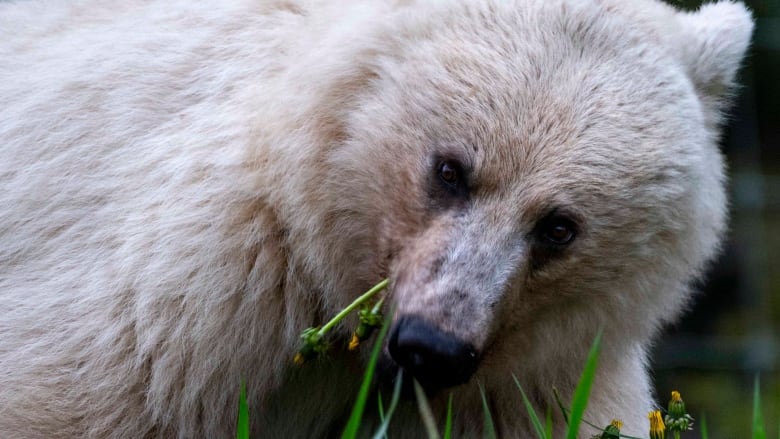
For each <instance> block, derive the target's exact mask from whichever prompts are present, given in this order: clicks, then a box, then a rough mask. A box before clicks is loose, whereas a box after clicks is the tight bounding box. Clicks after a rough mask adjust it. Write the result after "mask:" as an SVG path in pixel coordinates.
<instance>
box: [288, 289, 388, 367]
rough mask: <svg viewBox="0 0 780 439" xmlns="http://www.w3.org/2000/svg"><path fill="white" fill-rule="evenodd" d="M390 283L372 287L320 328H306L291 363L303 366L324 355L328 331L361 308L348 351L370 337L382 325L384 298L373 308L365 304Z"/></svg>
mask: <svg viewBox="0 0 780 439" xmlns="http://www.w3.org/2000/svg"><path fill="white" fill-rule="evenodd" d="M389 283H390V280H389V279H385V280H383V281H381V282H379V283H378V284H376V285H374V286H373V287H372V288H371V289H370V290H368V291H366V292H365V293H363V295H361V296H360V297H358V298H357V299H355V301H354V302H352V303H351V304H349V306H347V307H346V308H344V309H343V310H341V312H339V313H338V314H336V316H335V317H333V318H332V319H330V321H329V322H328V323H326V324H325V325H323V326H322V327H319V326H315V327H313V328H306V329H305V330H303V332H301V340H303V345H302V346H301V348H300V350H298V353H297V354H295V358H294V359H293V361H294V362H295V364H299V365H300V364H303V363H305V362H307V361H310V360H313V359H314V358H316V357H317V356H318V355H320V354H323V353H325V352H326V351H327V350H328V344H327V341H326V340H325V336H326V335H327V334H328V331H330V330H331V329H333V327H334V326H336V325H337V324H338V323H339V322H340V321H341V320H343V319H344V317H346V316H347V315H349V313H351V312H352V311H354V310H356V309H357V308H358V307H361V310H360V311H359V313H358V315H359V318H360V324H359V325H358V327H357V329H356V330H355V332H354V333H353V335H352V340H351V341H350V342H349V349H350V350H354V349H355V348H357V346H358V344H359V343H360V342H362V341H365V340H367V339H368V338H369V337H371V334H373V332H374V330H375V329H376V328H378V327H379V326H381V324H382V309H381V308H382V304H383V303H384V298H382V299H379V300H378V301H377V302H376V303H375V304H374V306H369V305H368V304H367V302H368V300H369V299H371V298H372V297H374V296H375V295H376V294H377V293H379V292H380V291H382V290H384V289H385V288H387V285H388V284H389Z"/></svg>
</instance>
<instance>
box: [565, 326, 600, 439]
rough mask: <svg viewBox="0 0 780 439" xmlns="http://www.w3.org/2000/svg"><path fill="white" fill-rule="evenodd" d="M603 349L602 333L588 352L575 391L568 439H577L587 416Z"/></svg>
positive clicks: (567, 429) (567, 434) (567, 432)
mask: <svg viewBox="0 0 780 439" xmlns="http://www.w3.org/2000/svg"><path fill="white" fill-rule="evenodd" d="M600 348H601V331H599V333H598V334H597V335H596V339H595V340H593V345H592V346H591V348H590V352H588V360H587V361H586V362H585V368H584V369H583V370H582V376H581V377H580V382H579V383H577V388H576V389H575V390H574V397H573V398H572V402H571V415H570V416H569V425H568V427H567V428H566V439H577V433H578V432H579V429H580V422H582V416H583V415H584V414H585V408H586V407H587V406H588V398H589V397H590V388H591V386H592V384H593V378H594V377H595V376H596V365H597V363H598V358H599V350H600Z"/></svg>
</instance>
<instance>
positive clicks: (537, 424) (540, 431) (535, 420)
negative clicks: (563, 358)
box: [512, 374, 547, 439]
mask: <svg viewBox="0 0 780 439" xmlns="http://www.w3.org/2000/svg"><path fill="white" fill-rule="evenodd" d="M512 378H514V380H515V384H517V388H518V390H520V396H522V397H523V404H525V409H526V411H528V417H530V418H531V423H532V424H533V426H534V430H536V435H537V436H539V438H540V439H547V437H546V436H545V433H544V426H543V425H542V421H540V420H539V416H538V415H537V414H536V410H535V409H534V406H532V405H531V401H529V400H528V397H527V396H525V391H523V386H521V385H520V381H518V379H517V377H516V376H515V374H512Z"/></svg>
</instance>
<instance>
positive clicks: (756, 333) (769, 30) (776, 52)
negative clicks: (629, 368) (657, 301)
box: [651, 0, 780, 438]
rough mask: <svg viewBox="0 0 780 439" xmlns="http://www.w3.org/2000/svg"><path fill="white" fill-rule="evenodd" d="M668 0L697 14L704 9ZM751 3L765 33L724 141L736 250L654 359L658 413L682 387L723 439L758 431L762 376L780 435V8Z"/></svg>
mask: <svg viewBox="0 0 780 439" xmlns="http://www.w3.org/2000/svg"><path fill="white" fill-rule="evenodd" d="M668 2H669V3H670V4H673V5H675V6H677V7H680V8H683V9H690V10H694V9H696V8H698V7H699V6H700V5H701V3H702V1H693V0H692V1H689V0H680V1H677V0H668ZM745 3H746V4H747V6H748V7H749V8H750V9H751V10H752V11H753V13H754V16H755V18H756V31H755V36H754V40H753V46H752V48H751V51H750V53H749V55H748V57H747V59H746V61H745V64H744V68H743V69H742V71H741V73H740V79H739V83H740V84H742V88H741V89H740V90H738V92H739V94H738V97H737V98H736V100H735V107H734V109H733V110H732V111H731V113H730V118H729V120H728V126H727V127H726V132H725V135H724V138H723V141H722V146H723V151H724V152H725V153H726V156H727V160H728V162H729V168H730V172H729V173H730V175H731V177H730V189H731V202H732V204H731V217H732V220H731V229H730V233H729V237H728V242H727V243H726V245H725V246H724V250H723V252H722V255H721V257H720V259H719V260H718V261H717V262H716V263H715V264H714V266H713V267H712V269H711V270H710V272H709V275H708V276H706V280H705V282H703V283H702V284H701V285H699V286H698V287H697V289H698V290H700V291H701V294H700V296H699V297H698V300H697V301H696V303H695V304H694V305H693V306H692V309H691V311H690V312H689V313H688V314H687V315H686V316H685V318H684V319H683V321H682V322H681V323H679V324H678V325H676V326H675V327H673V328H669V329H668V330H667V331H666V332H665V333H664V334H663V335H662V337H661V338H660V339H659V343H658V346H657V347H656V349H655V351H654V352H653V353H652V355H651V358H652V362H653V367H654V369H653V375H654V378H655V384H656V389H657V391H658V394H659V397H658V404H659V406H664V403H665V401H664V399H665V397H666V395H667V394H668V391H670V390H672V389H679V390H680V391H681V392H683V394H684V395H685V396H686V398H685V400H686V404H687V406H688V409H689V411H690V413H691V414H692V415H693V416H694V417H697V416H701V415H702V414H703V413H704V414H706V417H707V424H708V430H709V433H710V436H711V437H716V438H742V437H746V433H745V432H749V431H750V422H751V416H752V414H751V412H752V392H753V380H754V377H755V376H756V374H760V375H761V390H762V407H763V414H764V419H765V421H766V428H767V435H768V437H780V431H778V429H779V428H780V427H779V425H778V424H780V0H748V1H745ZM683 437H688V438H694V437H698V436H696V435H695V434H691V433H688V435H687V436H683Z"/></svg>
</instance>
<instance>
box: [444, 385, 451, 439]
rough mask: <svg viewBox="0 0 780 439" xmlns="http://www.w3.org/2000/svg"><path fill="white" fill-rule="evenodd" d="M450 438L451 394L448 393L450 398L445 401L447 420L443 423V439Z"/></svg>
mask: <svg viewBox="0 0 780 439" xmlns="http://www.w3.org/2000/svg"><path fill="white" fill-rule="evenodd" d="M451 438H452V392H450V398H449V400H448V401H447V420H446V421H444V436H443V439H451Z"/></svg>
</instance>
